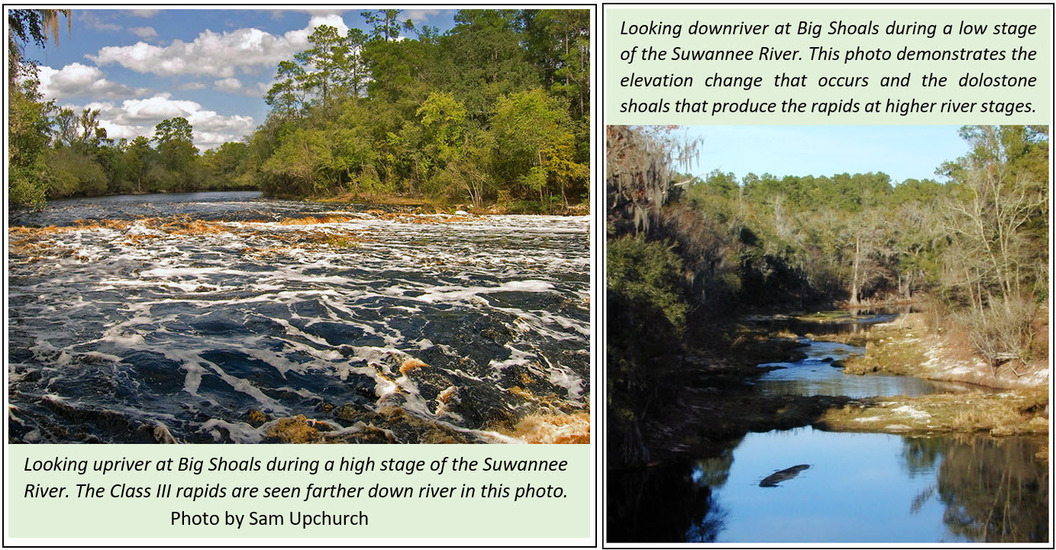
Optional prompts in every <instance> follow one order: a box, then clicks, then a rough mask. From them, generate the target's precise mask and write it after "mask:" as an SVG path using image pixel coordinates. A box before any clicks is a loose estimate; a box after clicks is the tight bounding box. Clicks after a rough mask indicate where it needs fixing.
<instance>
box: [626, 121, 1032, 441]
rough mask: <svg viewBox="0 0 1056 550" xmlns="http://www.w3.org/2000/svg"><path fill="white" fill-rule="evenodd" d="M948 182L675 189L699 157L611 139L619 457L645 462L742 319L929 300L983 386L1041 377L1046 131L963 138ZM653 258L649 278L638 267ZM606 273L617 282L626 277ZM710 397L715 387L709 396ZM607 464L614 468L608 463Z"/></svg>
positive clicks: (644, 139) (941, 170)
mask: <svg viewBox="0 0 1056 550" xmlns="http://www.w3.org/2000/svg"><path fill="white" fill-rule="evenodd" d="M961 135H962V137H963V138H964V139H965V141H966V142H967V153H966V154H965V155H964V156H962V157H960V158H958V159H955V160H951V161H949V162H946V163H944V164H943V165H942V166H940V167H938V170H937V173H938V174H939V175H941V176H943V179H944V180H945V181H942V182H940V181H936V180H928V179H925V180H907V181H903V182H899V183H897V184H895V183H894V182H891V181H890V178H889V177H888V176H886V175H885V174H882V173H879V174H854V175H851V174H837V175H834V176H830V177H792V176H788V177H783V178H778V177H775V176H772V175H769V174H764V175H762V176H757V175H754V174H748V175H746V176H744V177H742V178H740V179H738V178H737V177H736V176H735V175H734V174H724V173H721V172H717V171H716V172H712V173H710V174H709V175H708V176H707V177H706V178H703V179H702V178H694V177H690V176H686V175H683V174H679V173H677V172H676V170H675V169H674V166H676V165H680V164H681V163H684V162H685V161H686V160H688V159H692V158H694V156H695V149H696V147H698V146H699V144H697V143H685V142H684V141H682V140H679V139H677V138H676V132H674V131H673V129H670V128H651V127H609V128H607V129H606V141H607V143H606V146H607V148H608V155H607V163H608V164H607V166H606V193H607V203H608V205H609V212H608V218H607V220H606V221H607V233H608V234H607V239H608V247H607V258H606V262H607V264H608V265H609V266H610V268H609V271H608V274H607V277H608V279H607V285H608V288H607V293H608V312H607V316H608V330H609V338H608V339H607V344H606V345H607V349H606V354H607V356H608V364H609V367H608V368H609V394H608V399H609V401H608V403H607V405H608V407H609V411H610V420H611V422H610V424H609V429H610V431H611V437H610V442H611V443H612V445H613V450H614V451H615V456H620V454H619V453H621V452H623V453H624V454H623V456H624V457H625V458H627V459H628V460H631V461H633V460H634V457H633V455H635V454H636V453H637V454H639V455H640V454H642V453H641V449H638V450H637V451H635V450H633V449H634V447H635V446H636V445H638V444H640V442H641V441H642V437H641V436H640V434H642V433H646V432H649V431H650V430H651V429H652V428H651V427H650V426H651V424H650V423H651V422H653V421H655V420H656V419H657V418H659V417H660V416H662V415H661V414H660V413H659V410H660V409H663V408H664V407H668V406H670V405H671V404H672V403H675V402H677V398H678V396H679V395H683V394H685V389H684V386H685V381H684V380H683V379H682V378H681V377H680V376H677V372H678V368H679V367H678V365H680V364H682V363H684V361H685V357H686V356H692V355H701V356H709V355H712V356H718V353H717V351H721V350H724V349H728V348H729V347H730V346H731V345H732V344H734V343H735V342H736V340H737V338H738V333H737V331H736V330H735V329H734V326H735V325H734V323H732V322H731V321H732V320H733V318H734V316H735V315H737V314H743V313H745V312H747V311H783V310H804V309H808V308H822V307H825V306H826V305H832V304H847V305H861V304H870V303H874V304H875V303H882V302H898V301H902V302H906V301H927V302H929V303H930V304H932V307H933V311H934V312H935V313H934V315H935V316H936V317H938V318H941V319H944V324H943V325H942V326H941V327H938V325H936V332H938V331H939V328H941V331H942V336H943V337H947V338H953V339H954V340H955V341H956V342H957V343H956V344H954V345H957V346H959V347H960V348H962V350H963V353H966V354H969V355H971V356H972V357H974V358H977V359H978V364H979V365H980V366H981V367H977V368H981V370H982V371H983V372H982V375H993V374H999V375H1002V376H1004V375H1006V373H1011V376H1019V375H1022V374H1023V373H1025V372H1028V371H1031V370H1034V369H1037V368H1039V365H1040V368H1044V365H1045V364H1046V362H1047V360H1048V353H1049V350H1048V346H1047V343H1046V342H1045V340H1044V338H1043V337H1040V335H1041V334H1043V331H1044V328H1045V324H1044V322H1043V319H1044V316H1045V315H1046V309H1047V304H1048V287H1049V280H1048V260H1049V258H1048V215H1049V212H1048V172H1049V168H1048V155H1047V151H1048V127H1041V126H997V127H994V126H968V127H964V128H962V130H961ZM642 258H650V265H649V267H648V268H645V267H641V266H639V267H634V268H629V269H627V268H621V267H620V266H623V265H625V264H628V265H632V266H633V265H636V264H639V263H640V260H641V259H642ZM612 266H617V267H616V268H615V269H613V268H612ZM703 383H704V384H708V383H709V382H707V381H704V382H703ZM610 456H613V455H610Z"/></svg>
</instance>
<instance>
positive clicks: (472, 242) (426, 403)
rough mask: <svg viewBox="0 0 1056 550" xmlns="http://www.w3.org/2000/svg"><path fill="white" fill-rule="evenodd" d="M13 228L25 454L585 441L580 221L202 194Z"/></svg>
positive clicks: (13, 315)
mask: <svg viewBox="0 0 1056 550" xmlns="http://www.w3.org/2000/svg"><path fill="white" fill-rule="evenodd" d="M10 224H11V227H9V231H8V235H9V241H10V244H9V249H8V304H9V305H8V313H9V324H8V330H9V342H10V347H9V355H8V364H9V367H8V377H9V380H10V391H9V398H10V404H11V406H10V408H9V418H8V420H9V427H10V431H9V433H10V436H9V439H10V440H11V441H13V442H113V443H128V442H159V441H161V442H184V443H191V442H194V443H211V442H222V443H232V442H234V443H255V442H269V441H314V442H341V441H367V442H406V443H415V442H519V441H525V440H539V441H549V440H551V439H552V438H551V439H548V435H547V434H534V435H532V436H531V437H529V436H528V435H526V434H525V433H523V432H522V431H520V430H519V424H520V423H521V422H522V421H523V420H525V419H527V418H532V419H535V421H534V422H533V425H534V426H540V425H542V426H547V425H550V426H552V427H553V430H554V431H555V432H560V431H566V432H567V431H569V430H571V431H573V432H576V431H577V430H578V434H579V436H584V435H585V437H586V438H589V421H588V420H584V418H589V400H590V387H589V380H590V373H589V369H590V355H589V339H590V284H589V279H590V277H589V273H590V255H589V244H588V241H589V237H588V226H589V221H588V218H587V217H556V216H471V215H464V214H463V215H445V214H420V213H414V212H410V211H405V210H401V209H393V208H383V207H373V206H369V205H335V204H321V203H308V202H293V201H274V200H264V199H261V198H260V197H259V194H257V193H199V194H192V195H145V196H123V197H106V198H97V199H77V200H71V201H56V202H54V203H51V204H49V205H48V206H47V208H45V209H44V210H43V211H39V212H37V211H24V212H20V213H16V215H14V216H13V217H12V219H11V221H10ZM540 418H541V419H543V421H540V420H539V419H540ZM547 419H549V420H552V422H551V423H550V424H547V422H546V420H547ZM291 434H292V435H291ZM550 435H553V434H550ZM532 437H534V438H535V439H532ZM573 439H577V438H573ZM578 439H579V440H581V438H578Z"/></svg>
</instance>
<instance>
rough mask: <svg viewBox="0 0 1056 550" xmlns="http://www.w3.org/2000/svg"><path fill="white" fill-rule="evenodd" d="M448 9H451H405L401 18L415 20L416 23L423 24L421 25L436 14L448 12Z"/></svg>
mask: <svg viewBox="0 0 1056 550" xmlns="http://www.w3.org/2000/svg"><path fill="white" fill-rule="evenodd" d="M448 11H449V10H426V9H423V10H404V12H403V14H401V19H410V20H411V21H414V24H415V25H418V26H421V25H424V24H425V22H426V20H427V19H429V18H430V17H432V16H434V15H440V14H442V13H447V12H448Z"/></svg>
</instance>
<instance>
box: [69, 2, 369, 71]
mask: <svg viewBox="0 0 1056 550" xmlns="http://www.w3.org/2000/svg"><path fill="white" fill-rule="evenodd" d="M319 25H330V26H333V27H337V28H338V30H340V31H341V32H342V33H344V32H347V31H348V26H347V25H345V22H344V19H343V18H342V17H341V16H340V15H337V14H326V15H315V16H312V18H311V20H310V21H309V23H308V26H307V27H306V28H304V29H300V30H295V31H289V32H287V33H285V34H283V35H281V36H279V35H274V34H270V33H267V32H264V31H262V30H260V29H254V28H242V29H237V30H233V31H227V32H223V33H217V32H214V31H211V30H206V31H203V32H202V33H200V34H199V35H198V37H197V38H195V39H194V40H193V41H192V42H184V41H182V40H175V41H173V42H172V43H171V44H169V45H168V46H164V47H162V46H153V45H150V44H147V43H146V42H137V43H136V44H134V45H132V46H106V47H104V48H102V49H100V50H99V52H98V53H97V54H96V55H94V56H92V55H89V56H88V58H89V59H91V60H93V61H95V62H96V64H98V65H100V66H102V65H107V64H111V63H115V64H118V65H121V66H122V67H125V68H128V69H131V70H133V71H136V72H139V73H150V74H155V75H159V76H179V75H201V76H211V77H215V78H218V79H227V78H232V77H234V76H235V72H236V69H239V70H241V71H242V72H253V71H257V70H260V69H263V68H267V69H271V68H273V67H275V66H276V65H278V63H279V61H282V60H285V59H290V58H292V57H293V56H294V54H296V53H297V52H299V51H302V50H304V49H306V48H307V46H308V36H309V35H310V34H311V32H312V29H314V28H315V27H317V26H319Z"/></svg>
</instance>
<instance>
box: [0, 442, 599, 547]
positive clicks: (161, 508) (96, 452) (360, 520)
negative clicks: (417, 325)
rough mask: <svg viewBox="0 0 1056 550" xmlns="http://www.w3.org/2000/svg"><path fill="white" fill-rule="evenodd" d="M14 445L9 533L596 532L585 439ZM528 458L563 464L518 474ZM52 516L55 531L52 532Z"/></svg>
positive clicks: (502, 535) (495, 535) (524, 535)
mask: <svg viewBox="0 0 1056 550" xmlns="http://www.w3.org/2000/svg"><path fill="white" fill-rule="evenodd" d="M7 450H8V472H7V474H8V475H7V490H8V508H7V509H8V537H11V538H12V539H20V538H24V539H27V540H29V539H34V538H53V537H69V538H78V539H91V538H162V537H163V538H201V537H205V538H227V537H242V538H256V539H259V538H274V537H307V538H316V537H322V538H333V539H346V538H375V539H383V538H384V539H391V538H401V539H414V538H423V537H424V538H430V539H443V538H457V539H473V538H487V539H509V538H516V539H550V538H557V539H565V540H566V541H568V540H572V539H578V540H581V541H585V540H588V537H590V534H591V525H592V523H591V517H592V516H591V514H592V510H591V506H592V502H593V493H592V486H591V482H592V479H593V472H592V466H591V464H592V455H591V451H590V446H589V445H407V446H402V445H394V446H383V445H319V446H315V445H311V446H307V445H254V446H248V445H247V446H219V445H216V446H214V445H200V446H192V445H179V446H176V445H100V446H83V445H9V446H8V447H7ZM521 461H536V464H537V465H540V464H548V465H550V466H556V465H559V464H560V463H561V462H562V461H564V462H565V464H566V466H565V467H564V470H563V471H545V470H546V469H547V468H543V470H544V471H538V470H537V471H531V472H528V471H516V470H517V469H519V466H522V465H523V463H522V462H521ZM474 463H475V468H471V465H473V464H474ZM511 468H513V471H511ZM104 469H108V470H109V471H105V472H104V471H103V470H104ZM313 470H314V472H315V473H312V472H313ZM383 470H387V471H383ZM82 471H83V473H81V472H82ZM57 518H61V522H62V529H61V530H57V529H55V528H53V527H51V526H52V525H53V524H54V521H55V520H56V519H57ZM541 518H545V521H542V519H541Z"/></svg>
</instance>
